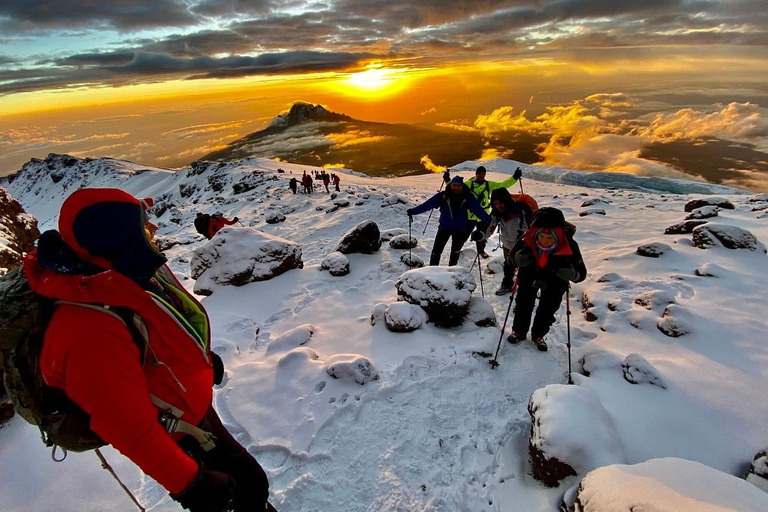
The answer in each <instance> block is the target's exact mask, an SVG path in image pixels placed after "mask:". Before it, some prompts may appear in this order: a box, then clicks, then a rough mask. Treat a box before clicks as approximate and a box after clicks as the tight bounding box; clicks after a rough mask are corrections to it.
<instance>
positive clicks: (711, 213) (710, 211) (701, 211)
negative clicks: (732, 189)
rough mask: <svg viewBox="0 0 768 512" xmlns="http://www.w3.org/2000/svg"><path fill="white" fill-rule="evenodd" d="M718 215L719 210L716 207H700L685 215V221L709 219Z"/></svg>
mask: <svg viewBox="0 0 768 512" xmlns="http://www.w3.org/2000/svg"><path fill="white" fill-rule="evenodd" d="M719 214H720V208H718V207H717V206H702V207H701V208H696V209H695V210H693V211H692V212H691V213H689V214H688V215H686V216H685V220H700V219H711V218H712V217H717V216H718V215H719Z"/></svg>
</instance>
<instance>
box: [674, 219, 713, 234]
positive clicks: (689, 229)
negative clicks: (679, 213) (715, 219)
mask: <svg viewBox="0 0 768 512" xmlns="http://www.w3.org/2000/svg"><path fill="white" fill-rule="evenodd" d="M706 223H707V221H705V220H686V221H684V222H679V223H677V224H673V225H671V226H669V227H668V228H667V229H665V230H664V234H665V235H688V234H691V233H693V228H695V227H698V226H701V225H704V224H706Z"/></svg>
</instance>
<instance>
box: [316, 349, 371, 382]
mask: <svg viewBox="0 0 768 512" xmlns="http://www.w3.org/2000/svg"><path fill="white" fill-rule="evenodd" d="M325 371H326V373H328V375H330V376H331V377H333V378H335V379H339V380H342V381H346V382H357V383H358V384H360V385H361V386H362V385H364V384H367V383H368V382H371V381H374V380H379V372H378V370H377V369H376V367H375V366H373V363H372V362H371V361H370V360H369V359H368V358H367V357H365V356H361V355H358V354H336V355H334V356H331V357H329V358H328V359H326V360H325Z"/></svg>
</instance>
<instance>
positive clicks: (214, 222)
mask: <svg viewBox="0 0 768 512" xmlns="http://www.w3.org/2000/svg"><path fill="white" fill-rule="evenodd" d="M239 221H240V219H238V218H237V217H235V218H234V219H232V220H229V219H228V218H226V217H225V216H224V214H223V213H221V212H216V213H214V214H213V216H212V217H211V221H210V222H209V223H208V239H211V238H213V235H215V234H216V233H218V232H219V230H220V229H221V228H223V227H224V226H231V225H232V224H234V223H235V222H239Z"/></svg>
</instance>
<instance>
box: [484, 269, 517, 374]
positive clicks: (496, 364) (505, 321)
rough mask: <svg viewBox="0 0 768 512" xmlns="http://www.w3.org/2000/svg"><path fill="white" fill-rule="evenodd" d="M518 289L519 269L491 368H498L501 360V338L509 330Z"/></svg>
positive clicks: (510, 294)
mask: <svg viewBox="0 0 768 512" xmlns="http://www.w3.org/2000/svg"><path fill="white" fill-rule="evenodd" d="M516 290H517V270H515V282H514V284H513V285H512V291H511V292H509V306H507V314H506V315H505V316H504V324H503V325H502V326H501V334H500V335H499V343H498V344H497V345H496V354H494V356H493V359H491V361H490V364H491V368H497V367H498V366H499V362H498V361H497V360H496V358H497V357H499V349H500V348H501V340H502V339H503V338H504V331H505V330H507V320H509V312H510V311H512V300H513V299H514V298H515V291H516Z"/></svg>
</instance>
